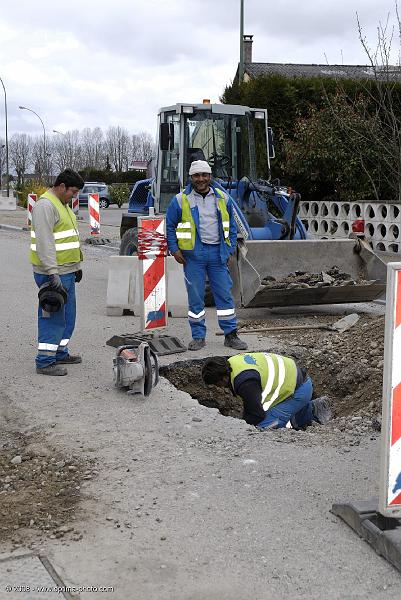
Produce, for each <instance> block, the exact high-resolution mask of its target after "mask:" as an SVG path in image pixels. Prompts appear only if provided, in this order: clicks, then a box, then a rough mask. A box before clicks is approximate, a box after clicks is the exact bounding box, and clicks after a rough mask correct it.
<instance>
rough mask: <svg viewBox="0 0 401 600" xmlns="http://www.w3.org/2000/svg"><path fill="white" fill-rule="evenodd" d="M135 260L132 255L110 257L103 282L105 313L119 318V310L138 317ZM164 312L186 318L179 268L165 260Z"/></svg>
mask: <svg viewBox="0 0 401 600" xmlns="http://www.w3.org/2000/svg"><path fill="white" fill-rule="evenodd" d="M138 266H139V261H138V258H137V257H136V256H111V257H110V260H109V276H108V283H107V300H106V312H107V314H108V315H109V316H121V315H122V314H123V310H130V311H131V312H133V313H134V315H137V316H139V315H140V297H141V294H140V289H141V288H140V283H141V282H140V281H139V268H138ZM167 310H168V312H169V313H170V314H171V316H172V317H173V318H175V317H184V318H185V317H187V316H188V299H187V290H186V287H185V281H184V271H183V268H182V265H180V264H178V263H177V262H176V261H175V260H174V258H173V257H172V256H168V257H167Z"/></svg>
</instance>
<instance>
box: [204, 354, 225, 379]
mask: <svg viewBox="0 0 401 600" xmlns="http://www.w3.org/2000/svg"><path fill="white" fill-rule="evenodd" d="M230 371H231V369H230V365H229V363H228V360H227V358H225V357H224V356H212V357H210V358H208V359H206V362H205V364H204V365H203V367H202V379H203V381H204V382H205V383H206V385H216V383H218V382H219V381H220V380H221V379H222V378H223V377H224V375H230Z"/></svg>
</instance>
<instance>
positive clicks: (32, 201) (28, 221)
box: [26, 194, 38, 227]
mask: <svg viewBox="0 0 401 600" xmlns="http://www.w3.org/2000/svg"><path fill="white" fill-rule="evenodd" d="M37 199H38V197H37V195H36V194H28V199H27V203H26V209H27V211H26V224H27V225H28V227H30V226H31V225H32V210H33V207H34V206H35V202H36V200H37Z"/></svg>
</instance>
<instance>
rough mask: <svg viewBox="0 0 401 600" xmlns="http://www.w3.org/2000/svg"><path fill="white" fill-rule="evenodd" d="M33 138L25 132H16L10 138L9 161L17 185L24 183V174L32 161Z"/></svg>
mask: <svg viewBox="0 0 401 600" xmlns="http://www.w3.org/2000/svg"><path fill="white" fill-rule="evenodd" d="M32 157H33V140H32V138H31V137H30V136H29V135H27V134H26V133H16V134H14V135H13V136H12V138H11V139H10V162H11V165H12V166H13V167H14V169H15V171H16V173H17V179H18V186H21V185H23V184H24V174H25V173H26V171H27V168H28V167H29V166H30V165H31V163H32Z"/></svg>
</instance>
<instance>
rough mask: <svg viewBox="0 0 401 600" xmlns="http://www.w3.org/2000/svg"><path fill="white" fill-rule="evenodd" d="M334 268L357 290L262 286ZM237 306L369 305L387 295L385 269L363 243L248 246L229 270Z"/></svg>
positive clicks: (254, 242) (302, 242)
mask: <svg viewBox="0 0 401 600" xmlns="http://www.w3.org/2000/svg"><path fill="white" fill-rule="evenodd" d="M333 266H337V267H339V269H340V270H341V271H342V272H344V273H348V274H349V275H350V276H351V277H352V279H354V280H355V282H356V284H355V285H344V286H334V285H328V286H327V287H309V288H306V289H275V287H274V285H275V283H274V282H273V283H271V282H270V283H269V284H268V285H264V284H263V280H264V279H265V278H266V277H267V278H268V277H274V279H276V280H280V279H283V278H286V277H288V275H289V274H290V273H294V272H295V271H306V272H308V273H322V272H327V271H328V270H330V269H331V268H332V267H333ZM231 274H232V276H233V282H234V285H233V296H234V298H235V302H236V304H237V306H243V307H272V306H294V305H309V304H342V303H348V302H370V301H372V300H374V299H376V298H378V297H379V296H381V295H382V294H383V293H384V292H385V283H386V264H385V263H384V262H383V261H382V260H381V259H380V258H379V257H378V256H377V255H376V254H374V252H373V251H372V250H371V248H370V246H369V245H368V244H367V243H366V242H365V241H363V240H358V239H332V240H322V239H316V240H313V239H312V240H310V239H309V240H291V241H289V240H283V241H273V240H271V241H270V240H268V241H262V240H251V241H247V242H246V243H245V244H244V245H243V246H242V247H240V248H239V250H238V261H237V267H236V270H234V269H232V271H231Z"/></svg>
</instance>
